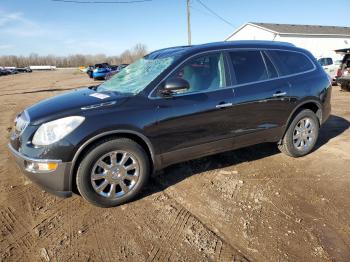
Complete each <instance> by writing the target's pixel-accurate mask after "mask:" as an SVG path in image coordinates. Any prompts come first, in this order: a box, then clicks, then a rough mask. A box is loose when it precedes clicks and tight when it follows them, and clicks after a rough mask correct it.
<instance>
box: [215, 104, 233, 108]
mask: <svg viewBox="0 0 350 262" xmlns="http://www.w3.org/2000/svg"><path fill="white" fill-rule="evenodd" d="M230 106H232V103H225V104H218V105H216V108H225V107H230Z"/></svg>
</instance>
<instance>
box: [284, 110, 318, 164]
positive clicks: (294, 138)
mask: <svg viewBox="0 0 350 262" xmlns="http://www.w3.org/2000/svg"><path fill="white" fill-rule="evenodd" d="M319 128H320V126H319V121H318V118H317V116H316V115H315V113H314V112H312V111H311V110H309V109H305V110H303V111H301V112H299V114H297V115H296V116H295V118H294V119H293V121H292V123H291V124H290V125H289V127H288V129H287V132H286V133H285V135H284V136H283V139H282V141H281V143H280V144H279V145H278V148H279V150H280V151H281V152H282V153H285V154H286V155H289V156H292V157H301V156H305V155H307V154H308V153H310V152H311V151H312V149H313V148H314V146H315V144H316V141H317V138H318V133H319Z"/></svg>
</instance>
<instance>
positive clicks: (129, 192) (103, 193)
mask: <svg viewBox="0 0 350 262" xmlns="http://www.w3.org/2000/svg"><path fill="white" fill-rule="evenodd" d="M331 88H332V85H331V83H330V80H329V77H328V76H327V74H326V73H325V71H324V70H323V69H322V67H321V66H320V65H319V63H318V62H317V61H316V59H315V58H314V57H313V56H312V54H311V53H310V52H308V51H306V50H304V49H300V48H297V47H294V46H293V45H291V44H288V43H280V42H269V41H236V42H220V43H211V44H204V45H195V46H183V47H173V48H167V49H162V50H158V51H155V52H152V53H150V54H149V55H146V56H145V57H144V58H142V59H140V60H138V61H136V62H134V63H132V64H130V65H129V66H128V67H127V68H126V69H124V70H122V71H121V72H120V73H119V74H118V75H116V76H115V77H113V78H112V79H110V80H108V81H106V82H104V83H102V84H100V85H98V86H95V87H90V88H82V89H78V90H75V91H72V92H69V93H65V94H62V95H59V96H56V97H52V98H49V99H46V100H43V101H41V102H39V103H37V104H35V105H32V106H30V107H28V108H26V109H25V110H24V111H23V112H21V113H20V114H19V115H18V116H17V118H16V121H15V129H14V131H13V132H12V134H11V136H10V142H9V145H8V146H9V149H10V151H11V152H12V154H13V155H14V156H15V159H16V162H17V164H18V165H19V166H20V167H21V169H22V171H23V172H24V173H25V174H26V175H27V176H28V177H29V178H30V179H32V180H33V181H35V182H36V183H38V184H40V185H41V186H42V187H44V188H45V190H47V191H49V192H51V193H54V194H56V195H59V196H64V197H67V196H70V195H71V194H72V189H73V188H74V187H75V186H77V188H78V190H79V192H80V194H81V196H82V197H83V198H84V199H86V200H87V201H89V202H90V203H92V204H94V205H98V206H102V207H110V206H116V205H119V204H122V203H125V202H127V201H130V200H131V199H133V198H134V197H135V196H136V195H137V194H138V193H139V192H140V191H141V189H142V188H143V186H144V185H145V183H146V182H147V180H148V178H149V176H150V174H151V173H152V172H154V171H156V170H159V169H162V168H164V167H166V166H169V165H171V164H174V163H179V162H183V161H187V160H190V159H195V158H199V157H203V156H207V155H211V154H216V153H219V152H224V151H229V150H232V149H236V148H241V147H246V146H250V145H254V144H258V143H264V142H273V143H276V144H277V146H278V148H279V149H280V150H281V151H282V152H283V153H285V154H287V155H289V156H292V157H301V156H304V155H306V154H308V153H309V152H311V151H312V150H313V148H314V146H315V144H316V141H317V138H318V134H319V130H320V126H321V125H322V124H323V123H324V122H325V121H326V120H327V118H328V116H329V115H330V111H331V105H330V96H331Z"/></svg>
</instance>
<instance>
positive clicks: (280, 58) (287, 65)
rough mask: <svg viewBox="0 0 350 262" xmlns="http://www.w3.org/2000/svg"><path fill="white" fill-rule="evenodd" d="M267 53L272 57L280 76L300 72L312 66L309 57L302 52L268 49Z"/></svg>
mask: <svg viewBox="0 0 350 262" xmlns="http://www.w3.org/2000/svg"><path fill="white" fill-rule="evenodd" d="M268 54H269V56H270V57H272V59H273V61H274V62H275V64H276V65H277V67H278V70H279V73H280V74H281V75H282V76H284V75H291V74H297V73H302V72H305V71H308V70H311V69H313V68H314V65H313V64H312V62H311V61H310V59H309V58H307V57H306V55H304V54H302V53H298V52H290V51H268Z"/></svg>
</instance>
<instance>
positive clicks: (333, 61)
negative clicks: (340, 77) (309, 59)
mask: <svg viewBox="0 0 350 262" xmlns="http://www.w3.org/2000/svg"><path fill="white" fill-rule="evenodd" d="M317 61H318V62H319V63H320V65H321V66H322V67H323V69H324V71H326V73H327V74H328V75H329V76H330V78H331V79H332V83H333V84H336V78H337V73H338V69H339V67H340V64H341V62H342V60H341V58H340V57H321V58H319V59H318V60H317Z"/></svg>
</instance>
